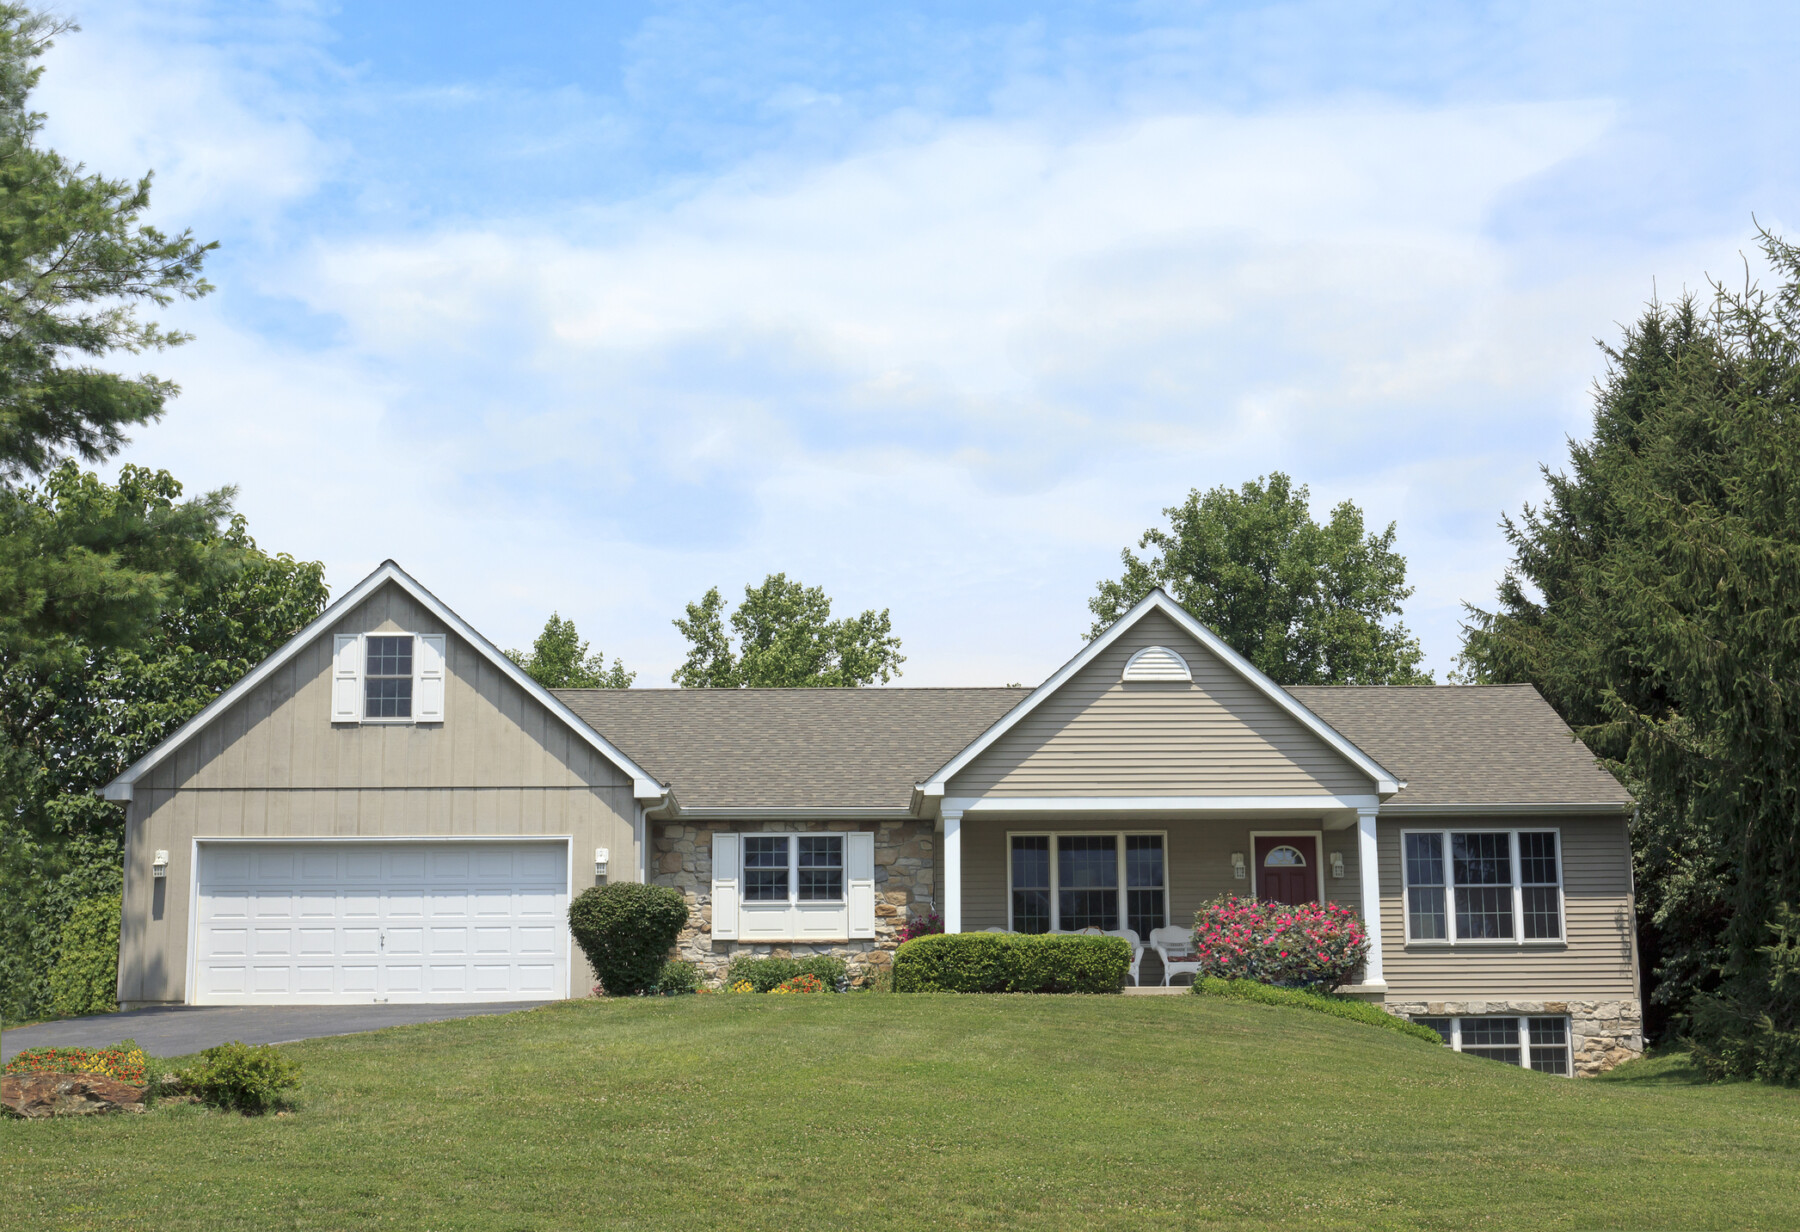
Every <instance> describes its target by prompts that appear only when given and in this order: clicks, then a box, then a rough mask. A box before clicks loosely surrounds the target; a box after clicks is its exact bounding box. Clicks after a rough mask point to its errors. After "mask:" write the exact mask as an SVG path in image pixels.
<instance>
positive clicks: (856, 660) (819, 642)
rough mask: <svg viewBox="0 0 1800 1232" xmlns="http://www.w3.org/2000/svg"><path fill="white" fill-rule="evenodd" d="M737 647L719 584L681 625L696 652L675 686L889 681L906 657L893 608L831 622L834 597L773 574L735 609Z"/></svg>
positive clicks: (750, 588) (763, 686)
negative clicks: (728, 628) (727, 628)
mask: <svg viewBox="0 0 1800 1232" xmlns="http://www.w3.org/2000/svg"><path fill="white" fill-rule="evenodd" d="M730 620H731V628H732V632H734V633H735V634H736V635H737V646H736V647H735V648H734V647H733V645H732V642H731V638H730V636H729V635H727V633H726V632H725V600H724V599H723V597H721V596H720V594H719V588H718V587H716V586H715V587H713V588H711V589H710V590H708V591H707V592H706V594H705V595H704V596H702V597H701V599H700V601H699V602H698V603H690V604H688V605H687V615H686V617H685V618H678V619H676V621H675V622H674V623H675V627H676V628H677V629H680V630H681V633H682V636H684V637H686V638H687V640H688V647H689V649H688V656H687V659H686V660H685V661H684V662H683V663H682V665H681V666H680V667H679V668H677V669H676V672H675V677H674V679H675V683H676V684H678V685H680V686H682V687H683V688H686V689H738V688H746V687H748V688H761V689H769V688H789V689H794V688H846V687H854V686H859V685H868V684H874V683H875V682H876V681H880V682H881V683H882V684H886V683H887V682H888V681H889V680H891V679H893V678H894V677H895V676H898V675H899V674H900V664H902V663H904V662H905V661H906V659H905V656H904V655H902V654H901V653H900V639H899V638H897V637H895V636H894V633H893V622H892V621H891V620H890V619H889V617H888V610H887V609H886V608H883V609H882V610H881V611H879V612H877V611H874V610H872V609H871V610H869V611H866V612H863V613H862V614H861V615H858V616H847V617H844V618H842V619H839V620H833V619H831V600H830V599H828V598H826V597H825V591H824V590H823V589H822V588H821V587H818V586H810V587H809V586H804V585H802V584H801V583H800V582H797V581H792V580H790V579H789V578H788V576H787V574H785V573H771V574H770V575H769V576H768V577H766V578H764V579H763V583H762V585H760V586H745V587H744V601H743V602H742V603H740V604H739V605H738V608H737V610H736V611H735V612H733V613H731V618H730Z"/></svg>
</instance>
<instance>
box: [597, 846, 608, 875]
mask: <svg viewBox="0 0 1800 1232" xmlns="http://www.w3.org/2000/svg"><path fill="white" fill-rule="evenodd" d="M607 854H608V853H607V850H606V848H604V847H596V848H594V876H596V877H604V876H606V857H607Z"/></svg>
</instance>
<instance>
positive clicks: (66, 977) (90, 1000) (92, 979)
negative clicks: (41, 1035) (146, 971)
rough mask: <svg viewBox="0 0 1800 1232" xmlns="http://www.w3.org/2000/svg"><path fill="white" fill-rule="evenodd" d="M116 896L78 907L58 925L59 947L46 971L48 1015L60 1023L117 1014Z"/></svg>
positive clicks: (117, 921) (117, 904)
mask: <svg viewBox="0 0 1800 1232" xmlns="http://www.w3.org/2000/svg"><path fill="white" fill-rule="evenodd" d="M118 989H119V896H118V895H117V894H102V895H100V896H99V897H98V898H90V899H87V900H85V901H84V902H81V903H77V904H76V906H75V910H74V912H72V913H71V914H70V916H69V922H68V923H67V924H64V925H63V930H62V945H61V947H60V948H59V949H58V952H57V956H56V965H55V966H54V967H52V968H51V969H50V1012H51V1013H53V1014H59V1015H62V1016H65V1017H75V1016H77V1015H80V1014H110V1013H112V1012H113V1011H114V1010H116V1009H118V1008H119V1006H118V1003H117V1001H115V1000H114V997H115V996H116V995H117V993H118Z"/></svg>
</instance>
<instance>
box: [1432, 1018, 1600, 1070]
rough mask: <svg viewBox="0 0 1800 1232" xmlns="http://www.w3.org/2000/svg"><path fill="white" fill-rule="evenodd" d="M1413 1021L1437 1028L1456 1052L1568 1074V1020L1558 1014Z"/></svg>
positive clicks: (1439, 1033)
mask: <svg viewBox="0 0 1800 1232" xmlns="http://www.w3.org/2000/svg"><path fill="white" fill-rule="evenodd" d="M1412 1021H1414V1022H1416V1023H1418V1024H1419V1025H1420V1026H1422V1027H1430V1028H1431V1029H1432V1030H1433V1031H1436V1032H1437V1033H1438V1035H1439V1036H1440V1037H1442V1038H1443V1041H1444V1043H1445V1044H1446V1045H1447V1046H1448V1047H1450V1048H1453V1049H1455V1050H1456V1051H1457V1052H1466V1053H1469V1054H1470V1055H1472V1056H1477V1057H1486V1058H1487V1059H1488V1060H1490V1061H1499V1062H1500V1063H1501V1064H1503V1065H1517V1066H1519V1067H1520V1068H1522V1069H1534V1070H1536V1071H1538V1073H1540V1074H1561V1075H1562V1076H1563V1077H1565V1078H1566V1077H1568V1076H1569V1073H1570V1067H1569V1020H1568V1019H1567V1018H1564V1017H1562V1016H1560V1015H1541V1014H1526V1015H1520V1016H1514V1015H1512V1014H1505V1015H1501V1014H1482V1015H1478V1016H1469V1017H1459V1018H1430V1017H1421V1018H1414V1019H1413V1020H1412Z"/></svg>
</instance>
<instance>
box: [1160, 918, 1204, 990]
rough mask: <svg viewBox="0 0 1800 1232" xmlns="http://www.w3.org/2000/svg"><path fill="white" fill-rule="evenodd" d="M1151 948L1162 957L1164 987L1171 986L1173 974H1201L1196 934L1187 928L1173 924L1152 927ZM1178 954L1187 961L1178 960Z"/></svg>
mask: <svg viewBox="0 0 1800 1232" xmlns="http://www.w3.org/2000/svg"><path fill="white" fill-rule="evenodd" d="M1150 948H1151V949H1153V950H1155V951H1156V956H1157V957H1158V958H1160V959H1162V965H1163V987H1164V988H1167V987H1168V986H1169V980H1170V978H1171V977H1173V976H1177V975H1181V974H1183V973H1186V974H1188V975H1194V976H1197V975H1199V974H1200V960H1199V956H1198V955H1196V954H1194V934H1193V933H1191V932H1189V931H1188V930H1187V929H1185V928H1176V927H1174V926H1173V925H1170V926H1169V927H1166V928H1153V929H1151V930H1150ZM1176 956H1180V957H1182V958H1185V959H1186V960H1187V961H1185V962H1177V961H1176Z"/></svg>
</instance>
